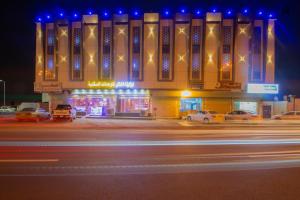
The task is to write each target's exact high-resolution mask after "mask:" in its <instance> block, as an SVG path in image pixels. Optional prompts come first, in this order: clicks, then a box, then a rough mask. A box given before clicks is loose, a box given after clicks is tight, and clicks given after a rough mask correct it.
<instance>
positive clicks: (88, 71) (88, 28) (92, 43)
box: [82, 15, 99, 80]
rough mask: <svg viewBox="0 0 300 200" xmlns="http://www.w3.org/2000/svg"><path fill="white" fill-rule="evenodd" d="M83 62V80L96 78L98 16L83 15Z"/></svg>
mask: <svg viewBox="0 0 300 200" xmlns="http://www.w3.org/2000/svg"><path fill="white" fill-rule="evenodd" d="M82 20H83V21H82V23H83V63H84V80H97V79H98V45H99V44H98V16H97V15H84V16H83V19H82Z"/></svg>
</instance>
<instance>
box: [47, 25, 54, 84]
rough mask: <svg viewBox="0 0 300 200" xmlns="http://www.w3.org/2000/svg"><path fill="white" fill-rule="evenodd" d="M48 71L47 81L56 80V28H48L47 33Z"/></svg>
mask: <svg viewBox="0 0 300 200" xmlns="http://www.w3.org/2000/svg"><path fill="white" fill-rule="evenodd" d="M46 34H47V36H46V38H47V39H46V70H45V80H56V66H55V43H56V41H55V31H54V28H48V29H47V32H46Z"/></svg>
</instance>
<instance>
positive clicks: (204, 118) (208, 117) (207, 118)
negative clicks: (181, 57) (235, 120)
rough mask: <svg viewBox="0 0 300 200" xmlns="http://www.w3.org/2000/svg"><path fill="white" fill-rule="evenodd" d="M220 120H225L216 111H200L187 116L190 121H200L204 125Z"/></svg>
mask: <svg viewBox="0 0 300 200" xmlns="http://www.w3.org/2000/svg"><path fill="white" fill-rule="evenodd" d="M220 118H223V115H222V116H221V114H218V113H217V112H216V111H199V112H197V113H191V114H188V115H187V116H186V119H187V120H188V121H200V122H204V123H209V122H213V121H216V120H219V119H220Z"/></svg>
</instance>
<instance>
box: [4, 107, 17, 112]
mask: <svg viewBox="0 0 300 200" xmlns="http://www.w3.org/2000/svg"><path fill="white" fill-rule="evenodd" d="M15 111H16V109H15V108H14V107H10V106H1V107H0V112H1V113H11V112H15Z"/></svg>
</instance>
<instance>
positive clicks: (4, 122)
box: [0, 118, 300, 130]
mask: <svg viewBox="0 0 300 200" xmlns="http://www.w3.org/2000/svg"><path fill="white" fill-rule="evenodd" d="M5 127H9V128H12V127H24V128H26V127H28V128H39V127H43V128H49V129H55V128H67V129H68V128H73V129H74V128H75V129H76V128H78V129H153V130H154V129H156V130H157V129H171V130H172V129H191V130H193V129H222V128H229V127H230V128H234V127H237V128H238V127H239V128H240V127H244V128H247V127H251V128H255V127H256V128H260V127H266V128H267V127H275V128H280V127H289V128H297V129H300V121H283V120H254V121H228V122H227V121H226V122H222V123H209V124H203V123H200V122H196V121H192V122H190V121H185V120H176V119H156V120H134V119H93V118H78V119H76V120H74V121H73V122H68V121H58V122H53V121H42V122H39V123H36V122H17V121H16V120H15V119H13V118H9V119H0V128H5Z"/></svg>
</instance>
